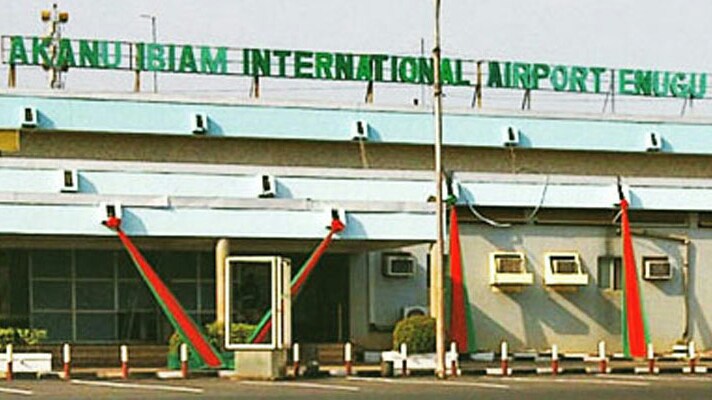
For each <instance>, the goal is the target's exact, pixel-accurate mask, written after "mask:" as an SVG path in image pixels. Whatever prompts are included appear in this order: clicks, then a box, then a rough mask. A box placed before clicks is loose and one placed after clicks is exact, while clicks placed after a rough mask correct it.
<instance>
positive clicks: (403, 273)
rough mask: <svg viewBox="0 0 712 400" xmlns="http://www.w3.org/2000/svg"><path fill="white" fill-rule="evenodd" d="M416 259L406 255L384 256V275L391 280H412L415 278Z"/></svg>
mask: <svg viewBox="0 0 712 400" xmlns="http://www.w3.org/2000/svg"><path fill="white" fill-rule="evenodd" d="M415 267H416V262H415V257H413V256H412V255H410V254H405V253H395V254H384V255H383V275H384V276H387V277H389V278H410V277H412V276H415Z"/></svg>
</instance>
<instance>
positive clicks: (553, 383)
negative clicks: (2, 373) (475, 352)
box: [0, 375, 712, 400]
mask: <svg viewBox="0 0 712 400" xmlns="http://www.w3.org/2000/svg"><path fill="white" fill-rule="evenodd" d="M146 397H151V398H152V399H243V398H244V399H255V398H265V399H313V398H328V399H379V398H382V399H393V398H396V397H400V398H406V397H407V398H408V399H440V398H447V399H521V398H525V397H526V399H527V400H538V399H541V400H544V399H546V400H552V399H568V400H570V399H572V398H578V399H607V400H608V399H611V400H616V399H621V400H623V399H625V400H630V399H646V400H656V399H660V400H663V399H664V400H671V399H685V400H688V399H710V398H712V375H698V376H689V375H685V376H683V375H660V376H635V375H615V376H611V375H607V376H561V377H558V378H557V377H551V376H546V377H538V376H531V377H505V378H502V377H460V378H457V379H449V380H447V381H437V380H435V379H434V378H430V377H411V378H405V379H404V378H400V379H385V378H326V379H314V380H297V381H281V382H258V381H230V380H225V379H217V378H212V379H191V380H187V381H157V380H137V381H125V382H124V381H90V380H75V381H72V382H62V381H34V380H26V381H23V380H18V381H14V382H0V399H22V398H25V399H28V398H29V399H34V398H36V399H50V398H51V399H94V400H97V399H139V398H146Z"/></svg>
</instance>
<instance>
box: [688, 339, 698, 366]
mask: <svg viewBox="0 0 712 400" xmlns="http://www.w3.org/2000/svg"><path fill="white" fill-rule="evenodd" d="M687 357H688V358H689V360H690V373H691V374H694V373H695V369H696V368H697V353H696V352H695V342H694V341H692V340H691V341H690V343H688V344H687Z"/></svg>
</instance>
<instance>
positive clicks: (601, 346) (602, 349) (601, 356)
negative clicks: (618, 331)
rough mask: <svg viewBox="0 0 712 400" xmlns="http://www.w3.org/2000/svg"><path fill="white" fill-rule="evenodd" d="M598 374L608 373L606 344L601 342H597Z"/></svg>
mask: <svg viewBox="0 0 712 400" xmlns="http://www.w3.org/2000/svg"><path fill="white" fill-rule="evenodd" d="M598 360H599V361H598V362H599V364H598V372H599V373H601V374H607V373H608V358H607V357H606V342H604V341H603V340H601V341H600V342H598Z"/></svg>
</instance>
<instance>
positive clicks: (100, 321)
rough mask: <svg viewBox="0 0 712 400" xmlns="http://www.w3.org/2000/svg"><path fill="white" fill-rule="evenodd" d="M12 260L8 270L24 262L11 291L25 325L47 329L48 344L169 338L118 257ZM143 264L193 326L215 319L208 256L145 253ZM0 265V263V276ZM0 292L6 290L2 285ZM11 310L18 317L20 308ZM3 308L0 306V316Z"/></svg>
mask: <svg viewBox="0 0 712 400" xmlns="http://www.w3.org/2000/svg"><path fill="white" fill-rule="evenodd" d="M12 254H13V258H12V262H13V263H21V262H23V261H22V260H26V261H25V262H24V263H25V265H26V267H25V268H24V270H23V269H21V268H17V271H20V272H22V271H24V275H23V276H24V277H28V276H29V279H25V280H24V282H25V287H26V289H23V286H22V282H23V281H22V280H17V281H16V283H13V285H12V286H11V287H10V290H11V291H14V290H17V291H18V294H19V295H22V294H23V293H24V296H23V298H24V301H25V302H26V303H29V304H28V306H26V307H25V309H24V310H25V314H24V315H26V316H29V321H28V322H29V325H30V326H32V327H35V328H43V329H47V331H48V336H49V340H50V341H52V342H60V341H82V342H94V343H111V342H117V341H122V342H125V341H129V342H130V341H134V342H155V341H161V340H163V336H164V333H165V334H166V335H169V334H170V333H172V331H173V329H172V328H171V327H170V326H168V325H167V322H166V320H165V318H164V317H163V315H162V313H161V310H160V308H159V307H158V305H157V303H156V301H155V299H154V298H153V295H152V293H151V291H150V290H149V289H148V287H147V286H146V284H145V283H144V282H143V279H142V278H141V276H140V274H139V273H138V272H137V270H136V267H135V266H134V264H133V262H132V261H131V259H130V258H129V257H128V255H127V254H126V252H124V251H113V250H30V251H27V252H17V251H13V252H12ZM19 256H23V257H24V258H18V257H19ZM147 258H148V259H149V260H150V262H151V263H152V265H153V266H154V267H155V268H156V269H157V271H158V274H159V276H160V277H161V279H163V280H164V282H165V283H166V284H167V285H168V287H170V288H171V290H172V291H173V293H174V294H175V296H176V297H177V298H178V300H179V302H180V303H181V304H182V306H183V307H184V308H185V309H186V311H187V312H188V313H189V314H190V315H193V316H195V317H196V321H202V322H210V321H213V320H214V319H215V263H214V257H213V255H212V254H211V253H197V252H186V251H183V252H165V251H164V252H149V253H147ZM15 259H17V260H15ZM2 264H3V259H2V258H0V276H2V273H3V271H4V269H3V268H2ZM28 270H29V271H28ZM10 273H11V274H12V273H13V269H12V268H11V269H10ZM1 290H5V289H3V285H2V282H0V291H1ZM3 298H7V296H3ZM13 304H15V303H13ZM18 304H20V305H18V307H17V308H18V311H19V310H21V309H22V307H21V303H18ZM3 307H5V306H4V303H3V302H2V301H0V314H1V313H2V312H3ZM5 308H6V307H5ZM0 317H2V315H0ZM26 324H27V323H26ZM164 330H165V332H164Z"/></svg>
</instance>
